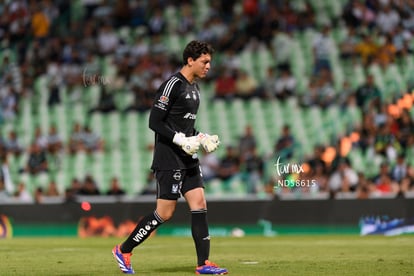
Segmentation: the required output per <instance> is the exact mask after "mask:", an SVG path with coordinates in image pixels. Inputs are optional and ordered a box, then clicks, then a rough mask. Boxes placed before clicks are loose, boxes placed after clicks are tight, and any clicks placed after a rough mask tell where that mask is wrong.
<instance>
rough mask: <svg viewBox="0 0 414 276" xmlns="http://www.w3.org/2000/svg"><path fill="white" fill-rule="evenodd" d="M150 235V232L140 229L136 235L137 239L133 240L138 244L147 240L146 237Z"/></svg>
mask: <svg viewBox="0 0 414 276" xmlns="http://www.w3.org/2000/svg"><path fill="white" fill-rule="evenodd" d="M147 235H148V231H147V230H145V229H144V228H140V229H139V230H138V232H137V234H136V235H135V237H133V238H132V239H133V240H134V241H136V242H140V241H141V240H143V239H144V238H145V236H147Z"/></svg>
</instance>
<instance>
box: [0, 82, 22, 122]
mask: <svg viewBox="0 0 414 276" xmlns="http://www.w3.org/2000/svg"><path fill="white" fill-rule="evenodd" d="M0 99H1V103H0V104H1V105H0V111H1V117H2V118H3V119H4V120H5V121H6V122H9V121H13V120H14V119H15V118H16V115H17V112H18V94H17V91H16V90H15V88H14V87H12V86H9V87H8V89H7V88H6V95H4V96H2V95H0Z"/></svg>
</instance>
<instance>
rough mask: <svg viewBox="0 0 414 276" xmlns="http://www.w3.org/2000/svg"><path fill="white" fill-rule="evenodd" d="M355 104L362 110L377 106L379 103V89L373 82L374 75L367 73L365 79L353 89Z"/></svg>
mask: <svg viewBox="0 0 414 276" xmlns="http://www.w3.org/2000/svg"><path fill="white" fill-rule="evenodd" d="M355 99H356V103H357V105H358V106H359V107H360V108H362V110H365V111H366V110H367V109H369V108H370V107H372V106H378V105H379V104H380V103H381V91H380V90H379V88H378V86H377V85H376V84H375V79H374V76H373V75H371V74H369V75H368V76H367V78H366V81H365V82H364V83H363V84H362V85H360V86H359V87H357V89H356V91H355Z"/></svg>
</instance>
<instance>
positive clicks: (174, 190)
mask: <svg viewBox="0 0 414 276" xmlns="http://www.w3.org/2000/svg"><path fill="white" fill-rule="evenodd" d="M154 174H155V179H156V180H157V198H160V199H169V200H177V199H178V198H180V196H181V195H184V194H185V193H186V192H188V191H190V190H193V189H195V188H204V184H203V176H202V174H201V169H200V167H199V166H197V167H193V168H191V169H184V170H162V171H161V170H159V171H154Z"/></svg>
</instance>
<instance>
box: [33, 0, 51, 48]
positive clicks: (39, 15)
mask: <svg viewBox="0 0 414 276" xmlns="http://www.w3.org/2000/svg"><path fill="white" fill-rule="evenodd" d="M31 23H32V26H31V27H32V32H33V36H34V37H35V38H36V39H38V40H39V41H41V42H42V44H44V43H45V42H46V40H45V39H46V38H47V37H48V36H49V31H50V23H51V22H50V19H49V18H48V17H47V15H46V14H45V12H44V11H42V8H41V4H39V3H35V4H34V8H33V15H32V22H31Z"/></svg>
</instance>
